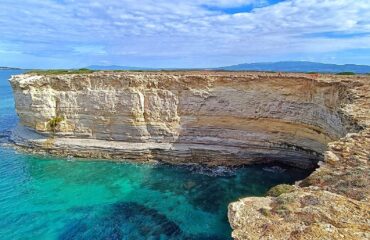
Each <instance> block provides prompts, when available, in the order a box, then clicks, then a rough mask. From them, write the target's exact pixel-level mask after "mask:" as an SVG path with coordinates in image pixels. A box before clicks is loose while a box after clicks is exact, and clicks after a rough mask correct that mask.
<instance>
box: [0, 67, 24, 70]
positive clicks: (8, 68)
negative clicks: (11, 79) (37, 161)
mask: <svg viewBox="0 0 370 240" xmlns="http://www.w3.org/2000/svg"><path fill="white" fill-rule="evenodd" d="M0 70H22V69H21V68H16V67H0Z"/></svg>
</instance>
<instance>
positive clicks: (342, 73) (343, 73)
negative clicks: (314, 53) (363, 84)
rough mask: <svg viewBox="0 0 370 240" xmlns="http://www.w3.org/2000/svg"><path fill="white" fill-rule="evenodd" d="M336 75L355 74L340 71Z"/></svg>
mask: <svg viewBox="0 0 370 240" xmlns="http://www.w3.org/2000/svg"><path fill="white" fill-rule="evenodd" d="M337 75H356V73H354V72H340V73H337Z"/></svg>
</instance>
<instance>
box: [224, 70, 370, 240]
mask: <svg viewBox="0 0 370 240" xmlns="http://www.w3.org/2000/svg"><path fill="white" fill-rule="evenodd" d="M341 83H344V84H345V85H347V93H348V95H347V101H345V102H344V103H343V105H341V111H342V114H344V115H346V116H348V119H351V123H352V124H356V125H357V126H359V130H358V131H357V132H356V133H353V132H351V131H349V132H348V133H347V135H346V136H345V137H343V138H340V139H339V140H337V141H333V142H330V143H329V144H328V150H327V151H326V152H325V157H324V160H323V161H322V162H320V163H319V165H320V167H319V168H317V169H316V170H315V171H314V172H313V173H312V174H311V175H310V176H309V177H308V178H306V179H304V180H302V181H300V182H297V183H296V184H295V186H294V189H293V190H291V191H288V192H283V193H282V194H281V195H280V196H277V197H263V198H260V197H257V198H252V197H251V198H244V199H241V200H239V201H237V202H234V203H231V204H230V205H229V221H230V223H231V226H232V228H233V229H234V230H233V233H232V236H233V238H234V239H239V240H241V239H243V240H244V239H328V240H329V239H346V240H347V239H370V222H369V219H370V188H369V184H370V181H369V176H370V169H369V160H370V78H369V77H363V78H361V77H358V78H356V77H354V78H349V79H347V80H344V79H343V80H342V81H341Z"/></svg>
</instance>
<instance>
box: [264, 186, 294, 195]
mask: <svg viewBox="0 0 370 240" xmlns="http://www.w3.org/2000/svg"><path fill="white" fill-rule="evenodd" d="M293 190H294V187H293V186H292V185H288V184H280V185H277V186H275V187H272V188H271V189H270V190H268V192H267V195H268V196H271V197H278V196H280V195H281V194H283V193H289V192H292V191H293Z"/></svg>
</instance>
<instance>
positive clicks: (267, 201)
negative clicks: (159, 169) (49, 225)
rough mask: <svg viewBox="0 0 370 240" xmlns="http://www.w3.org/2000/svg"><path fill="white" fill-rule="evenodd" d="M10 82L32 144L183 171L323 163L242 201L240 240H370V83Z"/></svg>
mask: <svg viewBox="0 0 370 240" xmlns="http://www.w3.org/2000/svg"><path fill="white" fill-rule="evenodd" d="M10 82H11V85H12V87H13V91H14V96H15V103H16V110H17V113H18V115H19V117H20V124H19V126H18V127H17V128H16V129H14V131H13V133H12V140H13V141H14V143H15V144H16V145H18V146H20V147H23V148H25V149H28V150H30V151H35V152H42V151H44V152H48V153H52V154H58V155H64V156H78V157H94V158H107V159H117V160H120V159H128V160H133V161H164V162H170V163H174V164H177V163H201V164H207V165H233V166H234V165H245V164H255V163H266V162H280V163H284V164H288V165H292V166H296V167H300V168H307V169H314V168H315V167H316V166H317V165H320V167H319V168H318V169H316V170H315V171H314V172H313V174H311V176H310V177H308V178H307V179H305V180H303V181H301V182H299V183H297V184H296V186H295V187H294V188H291V189H290V190H289V192H285V193H282V194H281V195H279V196H274V197H265V198H245V199H241V200H239V201H237V202H235V203H232V204H230V206H229V220H230V223H231V226H232V227H233V229H234V231H233V237H234V238H235V239H264V238H265V239H289V238H291V239H316V238H321V239H325V238H326V239H339V238H344V239H361V238H364V239H366V238H368V237H369V235H368V234H369V232H368V229H369V223H368V219H369V204H368V196H369V189H368V187H367V186H368V179H369V177H368V176H369V168H368V161H369V157H370V153H369V149H370V144H369V141H370V136H369V134H370V133H369V125H370V102H369V98H370V95H369V92H370V91H369V90H370V78H369V77H368V76H335V75H316V74H311V75H310V74H278V73H248V72H215V71H213V72H212V71H211V72H206V71H199V72H196V71H194V72H186V71H184V72H182V71H180V72H94V73H87V74H51V75H50V74H23V75H17V76H13V77H12V79H11V80H10ZM56 119H59V120H58V122H55V120H56ZM53 121H54V124H53ZM349 213H351V214H349Z"/></svg>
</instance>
